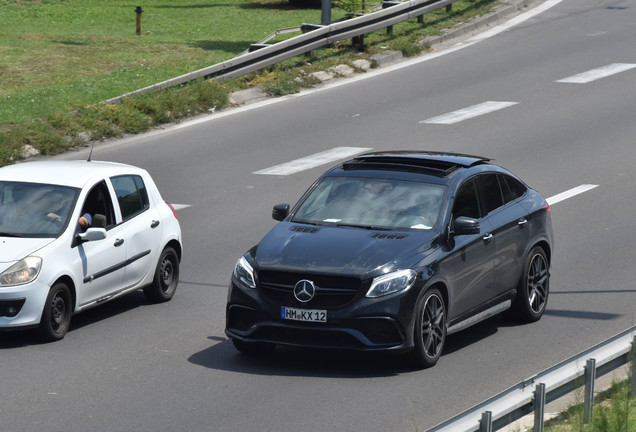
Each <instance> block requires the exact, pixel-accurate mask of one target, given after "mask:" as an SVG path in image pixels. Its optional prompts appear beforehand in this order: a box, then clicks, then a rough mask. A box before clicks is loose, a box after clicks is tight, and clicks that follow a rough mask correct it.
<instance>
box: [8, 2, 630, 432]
mask: <svg viewBox="0 0 636 432" xmlns="http://www.w3.org/2000/svg"><path fill="white" fill-rule="evenodd" d="M551 1H552V0H551ZM553 3H554V6H553V7H551V8H549V9H547V10H545V11H544V12H542V13H541V14H539V15H536V16H534V17H532V18H530V19H528V20H526V21H524V22H522V23H519V24H518V25H515V26H513V27H511V28H509V29H508V30H506V31H504V32H502V33H500V34H498V35H495V36H492V37H490V38H486V39H484V40H482V41H480V42H478V43H474V44H473V43H472V42H469V38H465V39H464V40H462V41H456V42H458V43H461V44H463V45H466V46H465V47H464V48H463V49H458V48H459V47H458V46H456V45H452V44H450V45H448V47H447V48H451V51H452V52H449V53H448V54H446V55H435V56H429V57H423V58H420V59H418V61H413V60H411V61H408V62H404V63H403V64H402V65H401V67H400V68H398V67H395V68H393V70H391V71H390V72H388V73H376V72H373V73H369V74H367V75H366V76H365V77H364V79H353V80H350V82H349V83H347V85H340V83H339V84H338V85H332V86H327V87H325V88H323V89H321V90H320V91H311V92H307V93H305V94H301V95H295V96H292V97H288V98H282V99H279V100H277V101H276V103H267V104H261V105H255V106H252V107H251V108H250V109H239V110H235V111H233V112H231V113H226V114H223V115H218V114H217V115H213V116H211V117H209V118H207V119H204V121H199V122H195V123H192V124H187V125H185V124H184V125H181V127H178V128H171V129H167V130H164V131H160V132H155V133H152V134H148V135H144V136H140V137H135V138H129V139H125V140H121V141H117V142H112V143H106V144H100V145H97V146H96V147H95V149H94V153H93V159H95V160H97V159H102V160H113V161H121V162H126V163H131V164H134V165H139V166H142V167H144V168H146V169H148V170H149V171H150V172H151V174H152V175H153V177H154V178H155V180H156V181H157V183H158V185H159V188H160V190H161V191H162V193H163V195H164V198H165V199H166V200H168V201H169V202H172V203H177V204H183V205H187V206H188V207H184V208H182V209H181V210H179V218H180V221H181V224H182V228H183V233H184V241H185V253H184V258H183V262H182V267H181V283H180V285H179V289H178V291H177V293H176V295H175V297H174V299H173V300H172V301H171V302H169V303H166V304H160V305H152V304H149V303H148V302H147V301H146V300H145V298H144V296H143V294H142V293H135V294H132V295H130V296H127V297H125V298H122V299H118V300H116V301H114V302H111V303H108V304H105V305H103V306H102V307H100V308H98V309H93V310H91V311H90V312H86V313H84V314H80V315H77V316H75V317H74V318H73V323H72V328H71V331H70V332H69V333H68V334H67V336H66V338H65V339H64V340H62V341H60V342H57V343H52V344H40V343H38V342H37V340H35V339H33V338H32V337H31V336H30V335H29V334H25V333H9V334H4V333H1V334H0V377H1V382H2V387H3V389H4V392H3V393H4V395H3V397H2V398H1V399H0V419H1V421H0V430H1V431H3V432H4V431H22V432H29V431H38V430H48V431H89V430H91V431H122V432H123V431H136V432H141V431H153V432H159V431H175V430H179V431H219V432H221V431H223V432H225V431H232V432H236V431H294V432H300V431H302V432H321V431H352V432H359V431H364V432H375V431H391V432H397V431H413V430H423V429H426V428H427V427H430V426H433V425H435V424H437V423H439V422H441V421H443V420H445V419H447V418H449V417H451V416H453V415H454V414H456V413H458V412H459V411H461V410H463V409H467V408H469V407H471V406H472V405H474V404H476V403H479V402H481V401H482V400H484V399H486V398H488V397H490V396H492V395H494V394H496V393H498V392H500V391H502V390H504V389H506V388H508V387H509V386H511V385H513V384H516V383H517V382H519V381H521V380H523V379H524V378H526V377H528V376H530V375H533V374H535V373H537V372H540V371H541V370H544V369H546V368H548V367H549V366H551V365H553V364H555V363H557V362H559V361H561V360H564V359H565V358H568V357H570V356H572V355H574V354H576V353H578V352H580V351H582V350H584V349H586V348H588V347H589V346H592V345H594V344H596V343H598V342H601V341H603V340H605V339H606V338H608V337H610V336H613V335H614V334H616V333H618V332H620V331H622V330H624V329H626V328H628V327H631V326H633V325H634V323H635V321H636V313H635V309H636V287H635V284H634V266H633V263H634V260H633V253H632V249H633V245H634V244H636V230H635V229H634V228H633V227H632V226H631V224H632V222H633V214H634V211H635V210H636V203H635V200H634V198H635V195H636V193H635V192H634V187H633V184H634V183H635V181H636V174H635V172H634V165H635V161H636V149H635V147H634V142H635V141H634V140H635V137H636V121H635V120H636V98H635V97H634V89H635V88H636V68H631V67H629V65H633V64H634V63H636V45H634V37H635V33H636V28H635V27H634V25H633V23H634V22H636V8H634V3H633V2H630V1H628V0H613V1H605V0H563V1H561V2H557V1H553ZM463 45H461V46H463ZM617 64H619V65H624V66H622V67H616V65H617ZM610 65H614V66H610ZM600 68H604V69H600ZM621 69H622V71H620V72H617V71H618V70H621ZM588 71H592V72H591V73H590V74H591V75H592V77H593V78H597V79H593V80H592V81H590V82H587V83H582V82H578V83H576V82H560V80H563V79H566V78H570V77H574V76H577V75H578V74H581V73H584V72H588ZM604 72H605V73H604ZM566 81H567V80H566ZM569 81H571V80H569ZM579 81H583V79H579ZM487 101H495V102H508V104H506V106H507V107H506V108H502V109H499V110H497V111H493V112H489V113H484V112H481V111H478V110H477V108H475V107H483V105H482V104H484V103H485V102H487ZM469 107H473V108H472V109H471V110H467V108H469ZM457 111H460V112H461V113H466V112H467V111H469V112H471V113H472V114H473V116H472V117H470V118H467V119H464V120H463V121H459V122H456V123H434V122H432V120H435V119H438V120H439V119H440V116H442V119H444V118H445V119H447V120H448V119H449V118H450V117H449V116H447V114H449V113H456V112H457ZM477 114H480V115H477ZM456 117H457V115H456V116H455V118H456ZM343 146H348V147H351V146H353V147H361V148H372V149H374V150H381V149H427V150H449V151H458V152H466V153H473V154H480V155H485V156H490V157H493V158H494V159H495V161H496V163H498V164H500V165H503V166H505V167H507V168H509V169H511V170H512V171H513V172H516V173H517V174H518V175H519V176H520V177H521V178H523V179H524V180H525V181H526V182H528V183H529V184H531V185H532V186H534V187H536V188H537V189H538V190H539V191H540V192H542V193H543V194H544V195H545V196H546V197H553V196H555V195H557V194H559V193H561V192H564V191H568V190H571V189H572V188H575V187H577V186H580V185H587V184H591V185H596V187H594V188H593V189H590V190H588V191H586V192H584V193H581V194H578V195H575V196H572V197H570V198H568V199H566V200H564V201H560V202H558V203H555V204H553V205H552V217H553V223H554V230H555V236H556V250H555V256H554V261H553V273H552V284H551V289H552V292H551V297H550V301H549V305H548V310H547V312H546V314H545V316H544V318H543V319H542V320H541V321H539V322H538V323H535V324H531V325H511V324H509V323H507V322H506V321H504V320H503V319H501V318H498V317H496V318H494V319H491V320H488V321H486V322H484V323H481V324H480V325H477V326H475V327H473V328H470V329H468V330H465V331H463V332H461V333H458V334H455V335H452V336H450V337H449V338H448V341H447V346H446V348H445V350H444V354H443V356H442V358H441V360H440V362H439V363H438V365H437V366H435V367H434V368H432V369H428V370H424V371H414V370H409V369H406V368H404V367H403V366H402V365H401V363H400V359H399V358H398V357H395V356H391V355H379V354H374V355H368V354H356V353H346V352H318V351H301V350H294V349H279V350H277V351H275V352H274V353H273V354H272V355H270V356H267V357H264V358H260V359H254V358H249V357H246V356H242V355H239V354H238V353H237V352H236V351H235V350H234V348H233V347H232V344H231V343H230V342H229V341H228V340H227V339H226V337H225V335H224V332H223V330H224V320H225V310H224V308H225V300H226V293H227V283H228V280H229V277H230V273H231V271H232V268H233V265H234V263H235V261H236V259H237V258H238V257H239V256H240V255H241V254H242V253H243V252H244V251H245V250H247V249H248V248H249V247H251V246H252V245H253V244H255V243H256V242H257V241H258V240H259V239H260V238H261V237H262V236H263V235H264V233H265V232H266V231H267V229H269V228H270V227H272V226H273V225H274V223H275V222H274V221H273V220H272V219H271V218H270V215H271V207H272V206H273V205H274V204H277V203H280V202H292V203H293V202H294V201H295V200H296V199H297V198H298V197H299V196H300V194H301V193H302V192H303V191H304V190H305V188H306V187H307V186H309V184H310V183H311V182H312V181H313V180H314V179H315V178H316V177H317V176H318V175H319V174H320V173H321V172H322V171H324V170H325V169H326V168H327V167H328V166H329V165H323V166H318V167H314V168H310V169H306V170H303V171H300V172H298V173H295V174H290V175H259V174H253V173H254V172H256V171H258V170H262V169H266V168H269V167H272V166H275V165H278V164H282V163H286V162H290V161H294V160H296V159H299V158H303V157H307V156H310V155H313V154H316V153H319V152H323V151H327V150H330V149H333V148H336V147H343ZM86 155H87V152H86V151H81V152H78V153H75V154H70V155H64V156H62V157H61V158H85V157H86Z"/></svg>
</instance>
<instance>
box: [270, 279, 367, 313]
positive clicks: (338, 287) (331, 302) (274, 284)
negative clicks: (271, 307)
mask: <svg viewBox="0 0 636 432" xmlns="http://www.w3.org/2000/svg"><path fill="white" fill-rule="evenodd" d="M258 276H259V280H260V285H261V290H262V293H263V295H264V296H265V298H266V299H267V300H269V301H270V302H272V303H274V304H277V305H289V306H293V305H302V306H304V307H311V308H337V307H343V306H346V305H347V304H349V303H351V302H352V301H354V300H355V299H356V297H357V296H358V294H359V293H360V291H361V285H362V284H361V282H360V279H356V278H351V277H341V276H329V275H316V274H306V273H288V272H275V271H261V272H260V273H259V275H258ZM303 279H307V280H310V281H312V282H313V283H314V285H315V286H316V295H315V296H314V298H313V299H311V300H310V301H309V302H307V303H300V302H299V301H298V300H296V298H295V297H294V286H295V285H296V283H297V282H298V281H300V280H303Z"/></svg>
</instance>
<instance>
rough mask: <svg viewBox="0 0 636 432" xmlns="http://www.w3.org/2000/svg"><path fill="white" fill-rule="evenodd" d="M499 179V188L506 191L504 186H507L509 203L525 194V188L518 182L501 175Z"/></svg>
mask: <svg viewBox="0 0 636 432" xmlns="http://www.w3.org/2000/svg"><path fill="white" fill-rule="evenodd" d="M500 178H501V179H502V182H501V186H502V188H503V189H504V190H506V188H504V184H505V185H507V186H508V188H507V189H508V190H509V191H510V197H511V199H510V201H512V200H516V199H517V198H519V197H520V196H522V195H523V194H525V193H526V190H527V188H526V186H525V185H524V184H523V183H521V182H520V181H519V180H517V179H515V178H512V177H510V176H507V175H501V176H500ZM508 201H509V200H507V199H506V202H508Z"/></svg>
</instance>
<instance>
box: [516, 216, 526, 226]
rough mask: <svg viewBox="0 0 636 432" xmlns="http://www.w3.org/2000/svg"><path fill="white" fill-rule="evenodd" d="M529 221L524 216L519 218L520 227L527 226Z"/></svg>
mask: <svg viewBox="0 0 636 432" xmlns="http://www.w3.org/2000/svg"><path fill="white" fill-rule="evenodd" d="M527 223H528V220H527V219H526V218H523V219H519V222H517V225H519V228H525V226H526V224H527Z"/></svg>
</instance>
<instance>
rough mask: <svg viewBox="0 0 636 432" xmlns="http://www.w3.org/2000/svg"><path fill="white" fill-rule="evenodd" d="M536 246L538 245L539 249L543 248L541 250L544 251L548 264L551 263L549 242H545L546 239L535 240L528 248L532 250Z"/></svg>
mask: <svg viewBox="0 0 636 432" xmlns="http://www.w3.org/2000/svg"><path fill="white" fill-rule="evenodd" d="M537 246H539V247H540V248H541V249H543V252H545V256H546V258H548V264H549V265H550V264H552V249H551V248H550V244H549V243H548V242H547V240H539V241H537V242H535V243H534V244H533V245H532V247H531V248H530V249H529V250H532V249H534V248H535V247H537Z"/></svg>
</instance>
